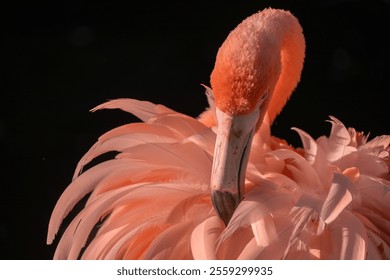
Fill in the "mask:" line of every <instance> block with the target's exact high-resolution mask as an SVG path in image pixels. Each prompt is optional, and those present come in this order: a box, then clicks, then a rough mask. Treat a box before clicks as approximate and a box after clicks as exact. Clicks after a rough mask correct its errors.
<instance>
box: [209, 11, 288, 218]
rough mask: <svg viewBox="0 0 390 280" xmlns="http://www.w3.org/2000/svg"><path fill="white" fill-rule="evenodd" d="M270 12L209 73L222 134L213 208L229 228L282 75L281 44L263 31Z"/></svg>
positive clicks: (238, 32) (228, 43)
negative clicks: (251, 154)
mask: <svg viewBox="0 0 390 280" xmlns="http://www.w3.org/2000/svg"><path fill="white" fill-rule="evenodd" d="M270 10H271V9H269V10H265V11H263V12H261V13H257V14H255V15H253V16H251V17H249V18H247V19H246V20H244V21H243V22H242V23H241V24H240V25H238V26H237V28H236V29H234V30H233V31H232V32H231V33H230V34H229V36H228V37H227V39H226V40H225V42H224V43H223V44H222V46H221V47H220V49H219V51H218V54H217V58H216V62H215V67H214V70H213V72H212V74H211V79H210V82H211V87H212V90H213V92H214V103H215V107H216V119H217V124H218V130H217V139H216V143H215V152H214V161H213V168H212V175H211V181H210V185H211V189H212V202H213V205H214V209H215V210H216V212H217V214H218V215H219V217H220V218H221V219H222V220H223V221H224V222H225V224H226V225H227V224H228V222H229V220H230V219H231V217H232V215H233V212H234V211H235V209H236V207H237V206H238V204H239V203H240V201H241V199H242V196H243V188H244V184H245V173H246V167H247V162H248V158H249V152H250V148H251V143H252V138H253V135H254V133H255V132H256V129H257V128H258V127H259V126H260V124H261V122H262V120H263V117H264V115H265V112H266V111H267V107H268V104H269V102H270V100H271V97H272V94H273V91H274V89H275V85H276V83H277V81H278V77H279V75H280V72H281V62H280V61H281V55H280V46H279V45H278V41H277V40H275V39H274V34H272V32H264V31H265V30H266V29H269V28H270V26H268V25H267V22H268V21H267V16H268V13H269V11H270ZM272 11H273V10H271V12H272Z"/></svg>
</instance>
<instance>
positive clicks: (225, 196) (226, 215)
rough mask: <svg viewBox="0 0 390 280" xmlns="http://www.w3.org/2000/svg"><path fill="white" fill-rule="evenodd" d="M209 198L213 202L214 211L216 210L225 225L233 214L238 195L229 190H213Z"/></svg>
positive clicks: (238, 198) (238, 199) (238, 200)
mask: <svg viewBox="0 0 390 280" xmlns="http://www.w3.org/2000/svg"><path fill="white" fill-rule="evenodd" d="M211 200H212V202H213V206H214V209H215V212H217V214H218V216H219V217H220V218H221V219H222V220H223V222H224V223H225V225H226V226H227V225H228V224H229V221H230V219H231V218H232V216H233V213H234V211H235V210H236V208H237V206H238V204H239V203H240V200H241V199H240V196H239V195H238V194H232V193H230V192H221V191H218V190H215V191H212V193H211Z"/></svg>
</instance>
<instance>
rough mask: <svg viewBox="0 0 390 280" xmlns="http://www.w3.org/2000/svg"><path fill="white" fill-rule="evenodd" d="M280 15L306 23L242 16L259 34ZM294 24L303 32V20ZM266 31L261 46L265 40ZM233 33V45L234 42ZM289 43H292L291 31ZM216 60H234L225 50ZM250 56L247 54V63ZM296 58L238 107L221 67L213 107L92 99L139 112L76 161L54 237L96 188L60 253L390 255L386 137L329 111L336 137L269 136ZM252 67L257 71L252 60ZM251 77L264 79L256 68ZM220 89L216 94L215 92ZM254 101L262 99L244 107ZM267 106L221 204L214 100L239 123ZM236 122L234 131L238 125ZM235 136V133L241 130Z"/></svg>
mask: <svg viewBox="0 0 390 280" xmlns="http://www.w3.org/2000/svg"><path fill="white" fill-rule="evenodd" d="M284 17H287V18H288V20H287V21H286V22H294V24H295V25H296V24H298V23H297V20H296V19H295V18H291V17H292V15H291V14H290V13H288V12H285V11H279V10H273V9H266V10H265V11H263V12H260V13H258V14H255V15H254V16H253V17H251V19H250V20H249V21H248V22H249V24H250V25H251V27H250V28H249V29H245V24H243V25H241V27H240V28H244V29H245V30H247V31H248V30H252V29H253V28H256V27H253V26H252V25H254V26H256V24H257V23H256V20H258V21H259V22H260V27H261V28H260V31H259V30H257V31H258V32H257V33H258V34H257V33H256V34H257V36H263V35H262V34H264V32H265V31H264V28H265V27H264V26H268V25H269V26H271V27H272V26H279V25H281V26H284V25H283V24H285V23H283V22H282V21H283V18H284ZM268 20H271V23H269V22H267V21H268ZM248 22H247V23H246V24H248ZM242 26H244V27H242ZM295 29H296V30H295V32H298V33H299V32H301V29H300V27H299V28H298V27H296V28H295ZM271 30H273V31H274V30H275V29H274V28H271ZM234 34H236V35H234ZM234 34H233V35H232V36H231V37H234V36H238V35H240V34H238V31H237V32H236V33H234ZM237 34H238V35H237ZM266 34H268V35H267V36H270V35H269V33H266ZM240 36H241V35H240ZM240 36H238V37H240ZM290 39H291V38H290ZM262 40H263V39H262ZM264 40H265V39H264ZM264 40H263V41H261V42H260V43H259V44H260V46H262V47H267V42H266V41H264ZM300 40H301V39H300ZM229 42H230V43H229V44H230V45H228V47H229V52H230V51H232V52H234V49H233V47H234V46H233V45H232V44H233V43H231V41H229ZM287 45H289V46H290V47H291V45H292V46H293V47H296V46H295V45H294V44H293V41H291V40H290V41H288V44H287ZM246 47H248V48H249V49H248V50H247V51H248V52H249V51H250V50H252V49H253V48H254V50H252V51H253V52H256V51H257V50H256V48H257V47H259V46H257V45H251V44H249V46H246ZM224 48H225V49H226V46H225V47H224ZM297 48H300V50H295V51H293V52H291V53H290V54H294V53H295V54H297V53H298V56H299V57H300V58H299V59H298V60H302V59H303V54H302V52H301V49H302V48H304V41H303V42H302V41H300V42H299V43H298V47H297ZM268 51H269V50H268ZM249 53H250V52H249ZM287 53H288V52H287ZM279 55H280V54H279ZM255 56H256V55H255ZM261 58H263V56H261ZM219 59H220V60H221V59H222V60H223V59H225V60H226V59H227V58H226V57H223V56H222V54H220V55H219ZM245 59H246V60H245ZM245 59H244V60H245V61H246V62H245V63H248V61H250V59H249V60H248V58H245ZM256 59H257V58H256ZM279 60H285V61H284V64H283V63H282V65H283V66H284V67H286V65H290V66H288V67H291V66H294V65H297V61H296V60H294V58H293V57H290V56H289V55H287V56H283V55H282V59H281V58H280V57H279ZM217 61H218V60H217ZM301 62H302V61H301ZM301 62H300V63H301ZM240 63H242V61H240ZM245 63H244V64H245ZM256 63H260V64H263V63H265V62H264V61H263V60H261V61H260V62H256ZM298 64H299V63H298ZM216 65H217V64H216ZM226 65H228V67H233V66H234V65H233V66H232V62H231V61H230V60H226V61H225V66H226ZM240 65H241V64H240ZM216 67H217V66H216ZM218 67H219V66H218ZM218 67H217V68H218ZM234 67H235V66H234ZM234 67H233V68H234ZM240 67H241V66H240ZM264 67H265V68H264V69H268V68H267V67H266V66H264ZM288 67H287V70H283V69H285V68H282V70H281V71H276V72H277V74H278V73H279V72H281V73H279V75H287V74H286V73H293V74H294V75H295V76H296V78H295V81H288V85H284V84H282V85H281V84H280V77H279V76H278V77H279V80H278V79H275V78H274V77H271V78H270V79H271V83H273V82H274V83H275V84H273V85H271V88H274V90H273V91H272V92H270V91H269V90H270V89H266V90H265V93H264V92H261V93H256V92H255V93H253V94H252V93H250V94H249V95H247V92H246V91H242V92H241V93H239V95H240V98H241V101H239V103H240V104H241V105H238V106H239V108H235V109H231V108H232V106H233V107H234V106H235V105H234V104H235V102H236V101H234V98H235V97H234V96H233V97H232V96H229V97H227V99H226V98H225V99H219V98H218V96H221V95H223V93H222V92H223V86H222V89H220V90H219V91H218V88H221V84H225V85H226V83H229V81H226V80H221V78H220V77H218V76H216V75H218V74H214V76H213V77H214V78H213V79H214V85H215V81H217V84H218V83H221V84H220V85H218V86H216V88H213V89H210V88H207V87H206V92H207V96H208V100H209V102H210V109H208V110H207V111H206V112H204V113H203V114H201V116H200V117H199V118H193V117H190V116H187V115H184V114H181V113H178V112H175V111H174V110H171V109H169V108H167V107H165V106H162V105H155V104H153V103H151V102H145V101H138V100H134V99H118V100H112V101H109V102H106V103H104V104H102V105H100V106H98V107H96V108H94V109H93V111H96V110H100V109H121V110H123V111H126V112H128V113H130V114H133V115H135V116H136V117H138V118H139V119H140V120H141V121H140V122H138V123H131V124H126V125H123V126H120V127H118V128H115V129H113V130H111V131H109V132H107V133H105V134H104V135H102V136H101V137H100V138H99V139H98V141H97V143H96V144H94V145H93V147H92V148H91V149H90V150H89V151H88V152H87V153H86V154H85V156H84V157H83V158H82V159H81V160H80V162H79V164H78V165H77V167H76V171H75V175H74V178H73V181H72V182H71V184H70V185H69V186H68V188H67V189H66V190H65V191H64V193H63V194H62V195H61V197H60V198H59V200H58V202H57V204H56V206H55V209H54V211H53V213H52V216H51V219H50V224H49V230H48V237H47V242H48V243H51V242H52V241H53V240H54V238H55V235H56V233H57V232H58V230H59V228H60V225H61V222H62V221H63V219H64V218H65V217H66V216H67V215H68V213H69V212H70V211H71V210H72V208H73V207H74V206H75V205H76V204H77V203H78V202H79V201H80V200H81V199H82V198H83V197H84V196H86V195H89V197H88V200H87V202H86V203H85V205H84V208H83V209H82V210H81V211H80V212H79V213H78V215H77V216H76V217H75V218H74V219H73V221H72V222H71V223H70V224H69V225H68V226H67V228H66V230H65V232H64V233H63V235H62V237H61V239H60V241H59V244H58V246H57V250H56V253H55V256H54V258H56V259H77V258H83V259H389V258H390V192H389V190H390V176H389V169H390V164H389V163H390V159H389V152H390V148H389V144H390V135H383V136H379V137H376V138H373V139H371V140H369V139H368V136H366V135H364V134H363V133H361V132H356V130H355V129H353V128H347V127H346V126H344V124H343V123H342V122H341V121H340V120H338V119H336V118H335V117H330V120H329V122H330V125H331V130H330V133H329V135H328V136H325V135H324V136H321V137H319V138H318V139H313V138H312V137H311V136H310V135H309V134H308V133H306V132H305V131H303V130H301V129H299V128H294V131H296V133H297V134H298V135H299V136H300V138H301V140H302V148H294V147H292V146H290V145H288V143H286V142H285V141H284V140H281V139H278V138H276V137H273V136H272V135H271V134H270V127H271V125H272V121H273V119H274V117H275V116H276V114H278V113H279V111H280V110H281V108H275V107H273V106H275V105H272V104H275V103H273V102H276V101H272V99H270V100H271V101H270V100H269V98H271V97H272V96H273V95H277V92H278V91H283V90H284V91H285V90H288V91H292V90H293V88H295V86H296V83H297V82H298V80H299V76H300V71H301V68H299V67H298V70H297V69H296V68H294V69H295V70H294V69H293V70H291V69H290V68H288ZM221 69H223V67H222V68H218V69H217V70H216V72H215V73H217V72H218V71H222V70H221ZM250 69H252V70H253V71H256V67H255V68H253V67H252V68H250ZM252 70H250V71H252ZM244 72H245V71H244ZM298 72H299V73H298ZM232 73H233V74H232ZM235 73H236V72H235V71H232V72H231V73H230V74H232V77H231V78H232V79H233V80H235V81H236V82H237V83H235V84H234V85H235V87H238V86H239V84H240V82H241V81H242V79H243V77H242V76H240V77H239V78H238V80H237V79H236V77H235V75H236V74H237V73H236V74H235ZM245 73H248V72H245ZM262 73H263V72H262ZM283 73H284V74H283ZM230 74H229V75H230ZM237 75H238V74H237ZM239 75H241V74H239ZM260 76H261V75H260ZM260 80H261V81H263V80H264V77H263V76H261V79H260ZM274 80H275V81H274ZM251 81H252V80H251ZM252 82H254V83H256V82H259V80H258V79H257V78H254V80H253V81H252ZM212 84H213V83H212ZM246 86H248V84H246ZM262 87H264V85H261V86H260V87H257V86H255V87H250V90H253V89H254V88H255V89H259V88H262ZM286 88H287V89H286ZM215 90H217V91H218V94H215V95H214V91H215ZM242 90H244V89H242ZM290 93H291V92H289V93H288V94H290ZM256 94H260V95H258V96H255V95H256ZM248 96H249V97H248ZM286 96H287V98H286ZM236 97H237V96H236ZM242 98H243V99H247V100H246V101H242V100H243V99H242ZM287 99H288V95H286V94H285V95H284V97H283V101H280V102H279V103H280V105H279V106H282V107H283V105H284V103H285V101H286V100H287ZM246 102H257V103H256V104H257V105H256V104H255V105H253V104H250V106H249V105H248V106H249V107H248V106H246V105H245V106H244V107H242V104H244V103H245V104H246ZM221 104H223V105H221ZM268 105H270V106H271V107H270V109H268V111H263V113H261V112H260V113H258V115H257V117H258V118H259V123H257V122H255V123H254V127H252V128H251V129H249V130H248V135H249V136H247V137H248V138H245V141H246V142H245V141H244V149H243V152H242V154H240V155H239V157H238V158H237V159H238V160H239V161H240V162H239V165H238V167H239V170H235V171H234V172H236V171H237V172H238V176H237V177H234V178H235V180H236V181H239V182H240V181H242V186H233V185H232V186H231V187H232V188H230V189H224V187H225V186H220V187H222V189H221V190H217V191H221V194H222V197H223V195H225V194H227V195H228V196H231V195H232V193H231V191H233V192H234V191H235V189H233V187H239V188H242V193H239V196H238V198H239V200H238V203H237V205H234V206H232V205H231V204H230V203H231V202H229V201H227V202H226V201H224V202H225V203H226V204H225V205H224V206H222V207H221V208H220V209H222V210H219V208H218V205H216V204H218V203H219V200H218V199H217V200H215V199H214V198H213V196H214V195H215V190H216V189H218V187H219V186H217V185H213V183H212V182H214V181H213V180H210V178H213V176H219V175H220V174H219V173H218V172H216V171H215V166H214V165H215V161H216V157H218V156H220V155H222V154H223V153H221V154H220V153H217V150H218V147H217V145H216V143H221V142H219V141H220V140H221V139H222V140H224V138H219V137H221V136H220V135H219V134H220V132H221V131H220V129H218V125H221V121H220V120H219V119H218V115H219V116H221V114H220V112H219V111H218V110H220V109H221V106H222V108H224V106H225V107H226V106H227V107H228V109H226V108H225V109H226V111H227V112H228V113H226V112H225V113H224V114H225V115H223V114H222V117H223V118H230V117H231V119H232V120H233V121H232V122H233V123H234V121H236V120H237V119H238V120H239V121H241V120H242V119H244V120H245V118H246V117H245V116H247V111H248V110H249V111H250V110H255V111H254V112H256V110H258V109H259V110H264V108H267V107H264V106H268ZM229 108H230V109H229ZM222 112H223V111H222ZM237 112H238V115H239V116H240V117H239V118H236V117H237V116H236V115H235V114H236V113H237ZM251 113H252V112H250V113H249V114H251ZM226 114H227V115H226ZM229 114H230V115H229ZM270 115H271V116H270ZM251 116H253V115H251ZM224 120H225V119H224ZM236 132H237V131H235V130H234V129H233V134H234V133H236ZM238 132H240V131H239V130H238ZM236 134H237V135H235V136H234V137H236V136H237V137H241V134H240V133H236ZM229 135H230V134H229ZM232 137H233V136H232ZM252 138H253V140H252ZM238 139H240V138H238ZM109 151H116V152H117V155H116V156H115V158H113V159H111V160H107V161H105V162H102V163H99V164H98V165H96V166H93V167H91V168H89V169H87V170H83V168H84V167H85V166H86V165H87V164H89V163H90V162H91V161H92V160H93V159H94V158H96V157H98V156H100V155H101V154H104V153H106V152H109ZM243 161H247V164H246V163H243ZM244 166H245V167H244ZM222 170H224V169H222ZM225 170H226V169H225ZM231 170H234V168H233V169H231ZM228 176H230V175H229V174H228ZM228 178H229V177H228ZM215 182H218V180H217V181H215ZM239 184H240V183H238V185H239ZM210 193H211V194H210ZM233 194H234V193H233ZM225 198H226V197H225ZM236 198H237V197H235V199H236ZM226 207H227V209H228V210H229V211H230V210H231V216H230V217H228V216H224V214H223V213H224V212H223V211H224V210H226ZM229 207H233V208H229ZM221 211H222V212H221ZM221 213H222V214H221ZM97 225H98V226H97ZM94 231H95V232H96V233H95V234H94V235H93V236H90V234H91V232H94ZM90 237H92V239H91V240H90Z"/></svg>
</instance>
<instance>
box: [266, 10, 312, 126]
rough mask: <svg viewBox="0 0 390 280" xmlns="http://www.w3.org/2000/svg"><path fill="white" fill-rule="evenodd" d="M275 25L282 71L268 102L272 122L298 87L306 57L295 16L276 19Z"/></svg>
mask: <svg viewBox="0 0 390 280" xmlns="http://www.w3.org/2000/svg"><path fill="white" fill-rule="evenodd" d="M274 25H275V26H274V29H275V30H276V32H275V33H277V34H279V36H278V37H279V40H280V63H281V72H280V75H279V77H278V80H277V82H276V85H275V88H274V90H273V93H272V97H271V98H270V101H269V104H268V109H267V113H268V117H269V121H270V124H272V123H273V121H274V120H275V118H276V117H277V115H278V114H279V113H280V112H281V111H282V109H283V107H284V106H285V104H286V102H287V101H288V99H289V98H290V96H291V94H292V92H293V91H294V89H295V88H296V86H297V84H298V82H299V80H300V78H301V72H302V68H303V62H304V57H305V38H304V36H303V33H302V27H301V26H300V24H299V22H298V20H297V19H296V18H295V17H293V16H289V17H283V20H278V21H276V22H275V24H274Z"/></svg>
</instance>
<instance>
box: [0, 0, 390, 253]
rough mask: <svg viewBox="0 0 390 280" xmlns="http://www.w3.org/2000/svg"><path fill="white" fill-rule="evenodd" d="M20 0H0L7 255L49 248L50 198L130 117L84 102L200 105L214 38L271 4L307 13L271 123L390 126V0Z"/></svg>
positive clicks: (318, 131) (291, 136)
mask: <svg viewBox="0 0 390 280" xmlns="http://www.w3.org/2000/svg"><path fill="white" fill-rule="evenodd" d="M30 2H31V3H29V4H26V3H24V2H23V3H22V2H18V1H13V2H12V6H13V7H8V8H2V9H1V15H0V17H1V19H2V21H3V23H2V26H1V39H0V42H1V44H0V71H1V73H0V94H1V95H0V98H1V99H0V147H1V166H0V170H1V180H0V257H1V258H2V259H49V258H51V257H52V254H53V251H54V247H55V246H47V245H45V241H46V230H47V224H48V221H49V217H50V213H51V210H52V209H53V207H54V204H55V202H56V200H57V199H58V197H59V195H60V194H61V192H62V191H63V190H64V188H65V187H66V186H67V184H69V182H70V180H71V176H72V173H73V170H74V168H75V166H76V163H77V161H78V159H79V158H80V157H81V156H82V155H83V153H84V152H86V151H87V149H88V148H89V147H90V146H91V145H92V144H93V143H94V142H95V140H96V139H97V137H98V136H99V135H101V134H102V133H103V132H105V131H107V130H109V129H111V128H113V127H116V126H118V125H120V124H123V123H126V122H129V121H134V119H133V118H131V117H130V116H129V115H127V114H124V113H122V112H120V111H102V112H97V113H93V114H92V113H89V112H88V110H89V109H91V108H92V107H94V106H96V105H98V104H100V103H102V102H104V101H106V100H107V99H113V98H118V97H132V98H138V99H145V100H150V101H153V102H155V103H162V104H165V105H166V106H169V107H171V108H173V109H175V110H178V111H180V112H184V113H187V114H189V115H191V116H197V115H198V114H199V113H200V112H202V110H203V109H204V108H205V107H206V105H207V104H206V99H205V97H204V95H203V88H202V87H201V86H200V84H201V83H204V84H209V75H210V73H211V71H212V68H213V65H214V58H215V55H216V53H217V50H218V47H219V46H220V45H221V43H222V42H223V40H224V39H225V38H226V36H227V34H228V32H229V31H230V30H232V29H233V28H234V27H235V26H236V25H237V24H238V23H239V22H241V21H242V20H243V19H244V18H245V17H247V16H249V15H251V14H253V13H254V12H256V11H258V10H261V9H263V8H266V7H270V6H272V7H274V8H283V9H288V10H290V11H291V12H293V13H294V14H295V15H296V16H297V17H298V18H299V20H300V22H301V24H302V26H303V29H304V33H305V36H306V42H307V54H306V61H305V68H304V71H303V74H302V80H301V83H300V85H299V86H298V88H297V90H296V91H295V94H294V95H293V97H292V99H291V100H290V102H289V103H288V105H287V106H286V108H285V110H284V111H283V113H282V114H281V115H280V116H279V117H278V118H277V120H276V123H275V125H274V134H275V135H277V136H279V137H283V138H285V139H287V140H288V141H289V142H291V143H293V144H294V145H299V139H298V137H297V136H296V135H295V133H294V132H292V131H291V130H290V127H292V126H296V127H300V128H302V129H304V130H306V131H307V132H308V133H310V134H311V135H312V136H314V137H318V136H320V135H323V134H328V132H329V123H327V122H325V120H326V119H328V116H329V115H334V116H336V117H338V118H339V119H340V120H342V121H343V122H344V123H345V124H346V125H348V126H353V127H355V128H356V129H358V130H362V131H365V132H371V135H380V134H386V133H387V134H388V133H389V124H390V122H389V118H388V108H389V103H388V100H389V98H388V95H389V92H390V86H389V81H390V71H389V68H388V67H389V65H390V54H389V43H388V42H387V40H388V38H389V31H388V30H389V27H390V25H389V23H390V1H389V0H387V1H386V0H383V1H372V0H370V1H368V0H367V1H357V0H356V1H353V0H350V1H347V0H344V1H342V0H333V1H330V0H327V1H309V0H308V1H297V0H295V1H261V0H259V1H176V2H172V1H160V2H157V3H150V2H149V1H141V2H139V3H136V5H135V4H134V3H135V2H134V1H119V0H117V1H91V2H87V1H70V0H67V1H47V3H42V2H37V1H30Z"/></svg>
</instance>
